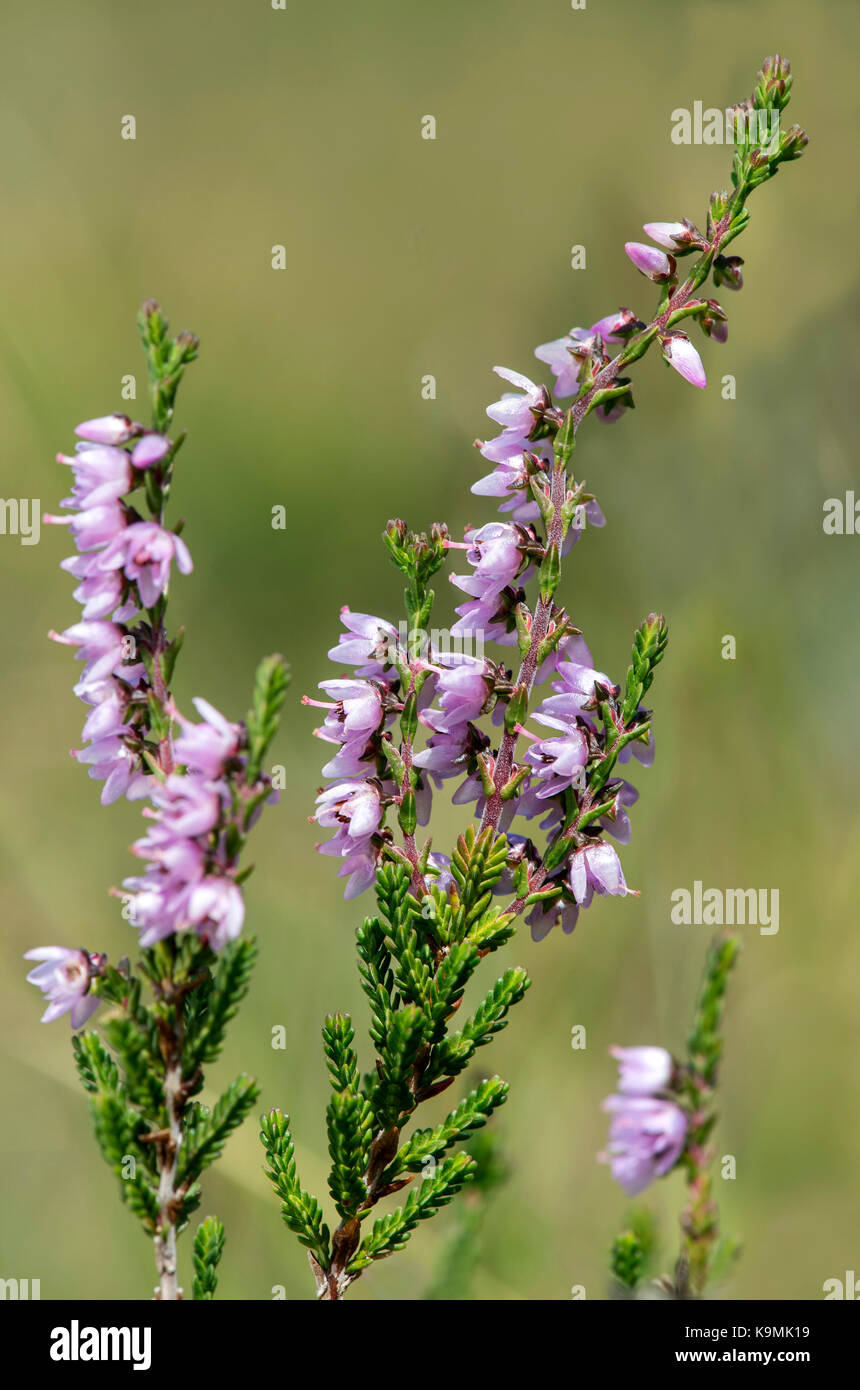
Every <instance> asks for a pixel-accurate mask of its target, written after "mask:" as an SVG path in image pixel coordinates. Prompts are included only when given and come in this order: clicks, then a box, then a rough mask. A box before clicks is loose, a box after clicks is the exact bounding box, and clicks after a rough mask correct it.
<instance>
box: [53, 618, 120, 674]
mask: <svg viewBox="0 0 860 1390" xmlns="http://www.w3.org/2000/svg"><path fill="white" fill-rule="evenodd" d="M48 636H49V637H50V638H51V639H52V640H53V641H54V642H61V643H62V644H63V645H64V646H67V647H78V648H79V650H78V653H77V658H78V660H79V661H83V662H85V663H86V665H85V666H84V671H83V677H82V681H83V682H85V683H87V684H92V683H93V682H94V681H99V680H104V679H105V677H107V676H112V675H113V676H120V677H121V678H122V679H123V680H129V683H130V684H134V683H135V682H136V680H137V679H138V678H139V675H140V673H141V672H142V671H143V667H142V666H141V665H134V664H132V665H128V664H126V663H127V662H128V660H129V656H130V655H131V651H130V648H129V642H130V640H131V639H130V638H129V637H128V635H127V633H125V632H123V630H122V628H121V627H118V626H117V624H116V623H102V622H87V623H72V626H71V627H67V628H66V630H65V631H64V632H49V633H48Z"/></svg>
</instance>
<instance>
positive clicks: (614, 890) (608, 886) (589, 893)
mask: <svg viewBox="0 0 860 1390" xmlns="http://www.w3.org/2000/svg"><path fill="white" fill-rule="evenodd" d="M568 881H569V883H570V891H571V892H572V893H573V896H574V898H575V899H576V901H577V902H578V903H579V905H580V907H588V906H589V905H590V903H591V900H592V897H593V895H594V894H595V893H596V894H597V895H598V897H601V898H604V897H607V896H612V897H619V898H624V897H626V896H627V894H628V893H634V894H635V890H634V889H632V888H628V887H627V884H626V883H625V881H624V870H623V869H622V867H621V860H620V859H619V858H618V855H617V854H616V853H615V850H614V849H613V848H612V846H611V845H606V844H603V843H602V842H598V843H596V844H593V845H585V846H584V847H583V848H582V849H578V850H577V851H576V854H575V855H574V856H573V858H572V860H571V862H570V870H569V880H568Z"/></svg>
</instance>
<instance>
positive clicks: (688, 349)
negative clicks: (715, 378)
mask: <svg viewBox="0 0 860 1390" xmlns="http://www.w3.org/2000/svg"><path fill="white" fill-rule="evenodd" d="M660 346H661V347H662V349H663V356H664V357H665V359H666V361H667V362H668V363H669V366H670V367H674V368H675V371H676V372H677V373H678V374H679V376H682V377H683V378H684V380H685V381H689V383H690V385H691V386H698V388H699V390H702V389H703V387H705V386H707V384H708V383H707V378H706V376H705V369H704V367H703V366H702V359H701V357H700V356H699V354H698V353H697V351H696V349H695V348H694V347H693V344H692V343H691V342H690V339H689V338H688V337H687V335H686V333H672V334H671V335H670V336H668V337H666V338H661V339H660Z"/></svg>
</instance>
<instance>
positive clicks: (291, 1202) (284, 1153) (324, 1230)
mask: <svg viewBox="0 0 860 1390" xmlns="http://www.w3.org/2000/svg"><path fill="white" fill-rule="evenodd" d="M260 1124H261V1129H260V1139H261V1140H262V1143H263V1148H264V1149H265V1151H266V1157H267V1158H268V1160H269V1167H268V1168H266V1169H264V1172H265V1174H266V1177H267V1178H268V1179H269V1181H270V1182H271V1184H272V1186H273V1187H274V1189H275V1191H276V1193H277V1194H278V1196H279V1197H280V1199H281V1215H282V1216H283V1218H284V1222H285V1224H286V1225H287V1226H288V1227H289V1229H290V1230H291V1231H292V1232H293V1233H294V1235H296V1236H298V1239H299V1242H300V1243H301V1244H302V1245H304V1246H307V1248H308V1250H310V1251H311V1253H312V1254H313V1255H314V1256H315V1258H316V1259H317V1261H318V1262H319V1264H320V1265H322V1266H323V1267H324V1268H325V1267H327V1266H328V1262H329V1248H330V1240H331V1237H330V1234H329V1229H328V1226H327V1225H326V1224H325V1222H324V1220H323V1213H322V1207H321V1206H320V1204H319V1202H318V1201H317V1199H316V1197H312V1196H311V1195H310V1193H308V1192H305V1191H304V1189H303V1188H302V1186H301V1184H300V1182H299V1180H298V1175H297V1173H296V1159H295V1152H294V1149H293V1140H292V1135H291V1134H290V1117H289V1115H283V1114H282V1113H281V1111H280V1110H270V1111H269V1113H268V1115H264V1116H263V1117H262V1119H261V1121H260Z"/></svg>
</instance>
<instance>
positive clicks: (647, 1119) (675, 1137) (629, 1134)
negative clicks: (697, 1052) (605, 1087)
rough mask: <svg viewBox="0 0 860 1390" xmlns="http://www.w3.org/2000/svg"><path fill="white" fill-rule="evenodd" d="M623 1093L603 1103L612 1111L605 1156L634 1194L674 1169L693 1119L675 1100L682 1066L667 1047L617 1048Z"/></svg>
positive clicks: (620, 1090) (621, 1181)
mask: <svg viewBox="0 0 860 1390" xmlns="http://www.w3.org/2000/svg"><path fill="white" fill-rule="evenodd" d="M610 1051H611V1052H612V1055H613V1056H614V1057H615V1058H616V1060H617V1062H618V1064H619V1075H618V1093H617V1094H616V1095H612V1096H608V1097H607V1099H606V1100H605V1101H604V1102H603V1108H604V1110H606V1111H607V1112H608V1113H609V1114H610V1115H611V1116H612V1119H611V1122H610V1127H609V1146H608V1149H607V1151H606V1153H605V1154H601V1155H600V1158H601V1161H602V1162H604V1163H608V1164H609V1165H610V1168H611V1171H612V1176H613V1178H615V1180H616V1182H618V1183H620V1184H621V1186H622V1187H623V1188H624V1191H625V1192H626V1193H628V1195H629V1196H631V1197H635V1196H636V1195H637V1194H638V1193H640V1192H642V1191H644V1189H645V1188H646V1187H649V1186H650V1184H651V1183H652V1182H654V1181H655V1179H656V1178H662V1177H665V1175H666V1174H667V1173H668V1172H669V1171H670V1169H672V1168H674V1167H675V1165H676V1163H677V1162H678V1160H679V1158H680V1157H681V1155H682V1153H683V1152H684V1146H685V1143H686V1139H687V1129H688V1120H687V1116H686V1114H685V1112H684V1111H683V1110H682V1109H681V1107H680V1105H678V1104H677V1103H676V1101H675V1100H674V1099H672V1095H673V1083H674V1081H675V1078H676V1073H677V1070H678V1069H677V1067H676V1064H675V1062H674V1059H673V1058H672V1056H671V1054H670V1053H668V1052H666V1050H665V1049H664V1048H662V1047H613V1048H611V1049H610Z"/></svg>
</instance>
